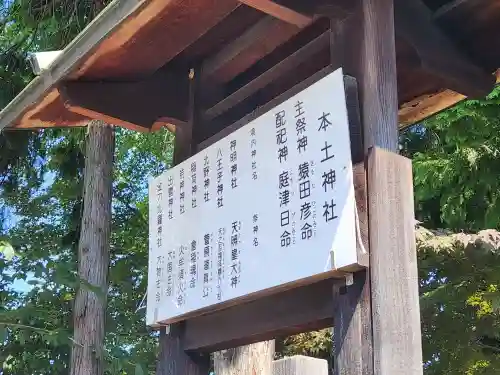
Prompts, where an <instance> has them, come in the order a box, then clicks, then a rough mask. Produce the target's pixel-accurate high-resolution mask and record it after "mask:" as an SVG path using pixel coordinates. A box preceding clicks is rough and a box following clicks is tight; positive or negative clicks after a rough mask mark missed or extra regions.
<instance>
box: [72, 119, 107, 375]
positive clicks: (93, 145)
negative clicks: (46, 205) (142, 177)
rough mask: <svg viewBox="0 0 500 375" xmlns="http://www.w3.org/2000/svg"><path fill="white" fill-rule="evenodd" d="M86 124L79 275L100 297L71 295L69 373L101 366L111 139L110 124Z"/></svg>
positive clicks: (79, 374) (86, 292)
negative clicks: (71, 338)
mask: <svg viewBox="0 0 500 375" xmlns="http://www.w3.org/2000/svg"><path fill="white" fill-rule="evenodd" d="M88 126H89V128H88V134H87V145H86V148H85V177H84V183H83V184H84V189H83V214H82V227H81V232H80V240H79V243H78V276H79V277H80V278H81V279H82V280H84V281H85V282H87V283H89V284H90V285H92V286H93V287H96V288H97V289H98V290H99V291H100V293H99V294H97V293H96V292H94V291H91V290H90V289H89V288H85V287H80V288H79V289H78V292H77V294H76V299H75V305H74V308H73V327H74V337H73V339H74V344H73V346H72V349H71V364H70V374H71V375H88V374H95V375H102V374H104V369H105V365H106V363H105V358H104V355H103V353H104V347H103V345H104V326H105V321H106V295H107V291H108V280H107V275H108V267H109V248H110V241H111V195H112V192H111V190H112V186H113V155H114V149H115V137H114V129H113V127H112V126H110V125H107V124H104V123H100V122H93V123H91V124H89V125H88Z"/></svg>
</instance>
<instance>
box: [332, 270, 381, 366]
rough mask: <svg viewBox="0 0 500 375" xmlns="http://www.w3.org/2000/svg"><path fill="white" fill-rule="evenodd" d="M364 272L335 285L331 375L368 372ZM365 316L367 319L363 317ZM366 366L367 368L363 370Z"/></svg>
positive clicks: (369, 347)
mask: <svg viewBox="0 0 500 375" xmlns="http://www.w3.org/2000/svg"><path fill="white" fill-rule="evenodd" d="M367 277H368V273H367V271H361V272H357V273H355V274H354V284H353V285H351V286H345V285H340V286H334V288H333V300H334V301H335V304H334V319H333V321H334V325H333V353H332V358H333V374H334V375H344V374H349V375H371V374H373V372H369V369H371V362H372V356H371V354H372V353H371V350H370V349H371V340H370V339H371V337H370V336H371V335H370V336H369V337H365V335H364V331H365V329H367V328H369V329H371V325H370V324H366V323H367V322H369V317H368V316H366V311H365V308H366V306H369V305H370V304H369V294H368V296H367V297H368V303H360V301H363V298H366V296H364V294H366V293H364V291H365V290H367V289H369V281H368V279H367ZM366 318H368V319H366ZM365 369H366V371H365Z"/></svg>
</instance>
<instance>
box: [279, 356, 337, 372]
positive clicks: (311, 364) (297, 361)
mask: <svg viewBox="0 0 500 375" xmlns="http://www.w3.org/2000/svg"><path fill="white" fill-rule="evenodd" d="M273 375H328V362H327V361H325V360H324V359H319V358H312V357H305V356H302V355H296V356H293V357H288V358H283V359H279V360H277V361H274V362H273Z"/></svg>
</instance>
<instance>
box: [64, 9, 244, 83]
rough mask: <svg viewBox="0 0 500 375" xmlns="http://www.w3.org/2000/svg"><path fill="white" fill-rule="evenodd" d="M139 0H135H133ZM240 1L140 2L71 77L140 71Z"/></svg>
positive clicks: (171, 55)
mask: <svg viewBox="0 0 500 375" xmlns="http://www.w3.org/2000/svg"><path fill="white" fill-rule="evenodd" d="M136 3H137V2H136ZM238 6H240V4H239V3H238V2H237V0H191V1H189V2H188V3H186V1H184V0H168V1H162V0H152V1H145V2H143V3H140V6H138V7H137V9H136V10H135V11H134V13H133V15H132V16H130V17H129V18H128V19H127V20H126V21H125V22H123V23H122V24H120V25H118V26H116V28H115V29H114V30H113V33H112V34H111V35H110V36H109V37H108V38H106V39H104V40H103V41H102V43H101V44H100V45H99V48H98V49H96V50H95V51H94V52H93V53H92V55H90V56H89V57H88V58H87V59H86V60H85V61H84V62H83V64H82V65H81V66H80V68H79V69H78V71H77V72H75V73H73V74H72V76H71V78H72V79H76V78H79V77H81V76H85V78H86V79H92V80H98V79H110V78H119V79H123V78H124V77H131V78H137V77H144V76H147V75H149V74H151V73H153V72H155V71H156V70H157V69H159V68H160V67H162V66H163V65H165V64H166V63H168V62H169V61H171V60H172V59H173V58H174V57H175V56H177V55H178V54H179V53H181V52H182V51H183V50H184V49H185V48H187V47H188V46H189V45H190V44H192V43H193V42H194V41H196V40H197V39H198V38H200V37H201V36H202V35H203V34H205V33H206V32H207V31H208V30H210V29H211V28H212V27H214V26H215V25H217V23H219V22H220V21H221V20H222V19H224V17H226V16H227V15H229V14H230V13H231V12H233V11H234V10H235V9H236V8H237V7H238Z"/></svg>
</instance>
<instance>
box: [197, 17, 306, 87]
mask: <svg viewBox="0 0 500 375" xmlns="http://www.w3.org/2000/svg"><path fill="white" fill-rule="evenodd" d="M300 31H301V28H299V27H297V26H296V25H291V24H288V23H285V22H283V21H281V20H279V19H276V18H274V17H271V16H266V17H264V18H263V19H261V20H260V21H259V22H257V23H256V24H255V25H253V26H251V27H250V28H249V29H248V30H247V31H245V32H244V33H243V34H242V35H240V36H239V37H238V38H236V39H234V40H232V41H231V42H229V43H228V44H227V45H225V46H224V47H223V48H222V49H221V50H220V51H217V52H216V53H214V54H212V55H211V56H210V57H208V58H207V59H206V60H205V61H204V63H203V66H202V74H203V80H206V79H208V78H211V80H212V81H213V82H217V83H226V82H228V81H230V80H231V79H233V78H234V77H236V76H237V75H238V74H240V73H241V72H243V71H245V70H247V69H248V68H249V67H250V66H252V65H253V64H255V63H256V62H257V61H259V60H260V59H262V58H263V57H265V56H267V55H268V54H270V53H271V52H273V51H274V50H275V49H276V48H277V47H278V46H280V45H282V44H283V43H285V42H287V41H288V40H290V39H291V38H292V37H293V36H295V35H297V34H298V33H299V32H300Z"/></svg>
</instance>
